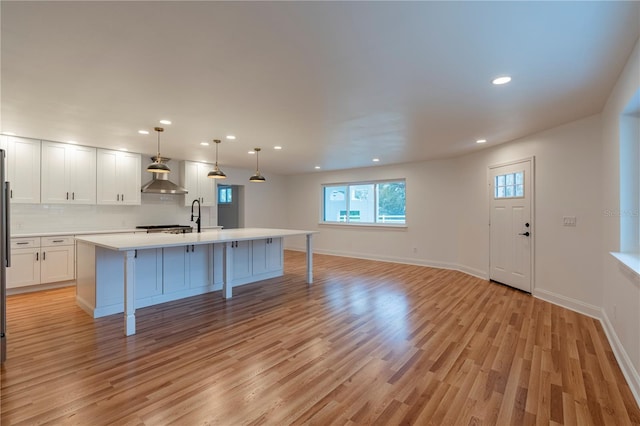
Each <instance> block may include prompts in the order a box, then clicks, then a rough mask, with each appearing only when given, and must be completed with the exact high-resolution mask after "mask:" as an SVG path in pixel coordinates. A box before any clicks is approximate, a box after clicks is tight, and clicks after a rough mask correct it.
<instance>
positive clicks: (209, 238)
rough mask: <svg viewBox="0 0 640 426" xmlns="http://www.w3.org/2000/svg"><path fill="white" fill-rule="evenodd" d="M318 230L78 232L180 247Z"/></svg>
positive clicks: (115, 242) (128, 244)
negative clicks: (166, 232)
mask: <svg viewBox="0 0 640 426" xmlns="http://www.w3.org/2000/svg"><path fill="white" fill-rule="evenodd" d="M317 232H318V231H308V230H298V229H273V228H268V229H266V228H237V229H218V230H216V229H209V230H204V231H203V232H201V233H197V232H193V233H189V234H165V233H161V232H158V233H151V234H106V235H83V236H77V237H75V239H76V240H77V241H82V242H85V243H89V244H93V245H96V246H99V247H104V248H107V249H110V250H117V251H129V250H143V249H154V248H162V247H177V246H184V245H192V244H193V245H200V244H214V243H226V242H230V241H243V240H255V239H261V238H278V237H290V236H294V235H310V234H316V233H317Z"/></svg>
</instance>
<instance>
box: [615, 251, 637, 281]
mask: <svg viewBox="0 0 640 426" xmlns="http://www.w3.org/2000/svg"><path fill="white" fill-rule="evenodd" d="M610 254H611V256H613V257H615V258H616V259H617V260H618V262H620V263H622V264H623V265H624V266H626V267H627V268H629V269H630V270H631V271H632V272H635V274H636V275H638V276H640V253H617V252H613V251H612V252H610Z"/></svg>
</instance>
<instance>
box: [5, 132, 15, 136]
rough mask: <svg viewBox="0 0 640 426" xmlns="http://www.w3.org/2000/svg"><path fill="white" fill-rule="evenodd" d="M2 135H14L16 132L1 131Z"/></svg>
mask: <svg viewBox="0 0 640 426" xmlns="http://www.w3.org/2000/svg"><path fill="white" fill-rule="evenodd" d="M2 134H3V135H7V136H15V135H16V134H15V133H13V132H2Z"/></svg>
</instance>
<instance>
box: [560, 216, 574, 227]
mask: <svg viewBox="0 0 640 426" xmlns="http://www.w3.org/2000/svg"><path fill="white" fill-rule="evenodd" d="M562 224H563V225H564V226H576V217H575V216H564V217H563V218H562Z"/></svg>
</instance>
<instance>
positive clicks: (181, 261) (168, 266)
mask: <svg viewBox="0 0 640 426" xmlns="http://www.w3.org/2000/svg"><path fill="white" fill-rule="evenodd" d="M186 256H187V247H186V246H181V247H166V248H163V249H162V289H163V290H162V293H163V294H168V293H173V292H175V291H180V290H186V289H187V288H188V283H187V258H186Z"/></svg>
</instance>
